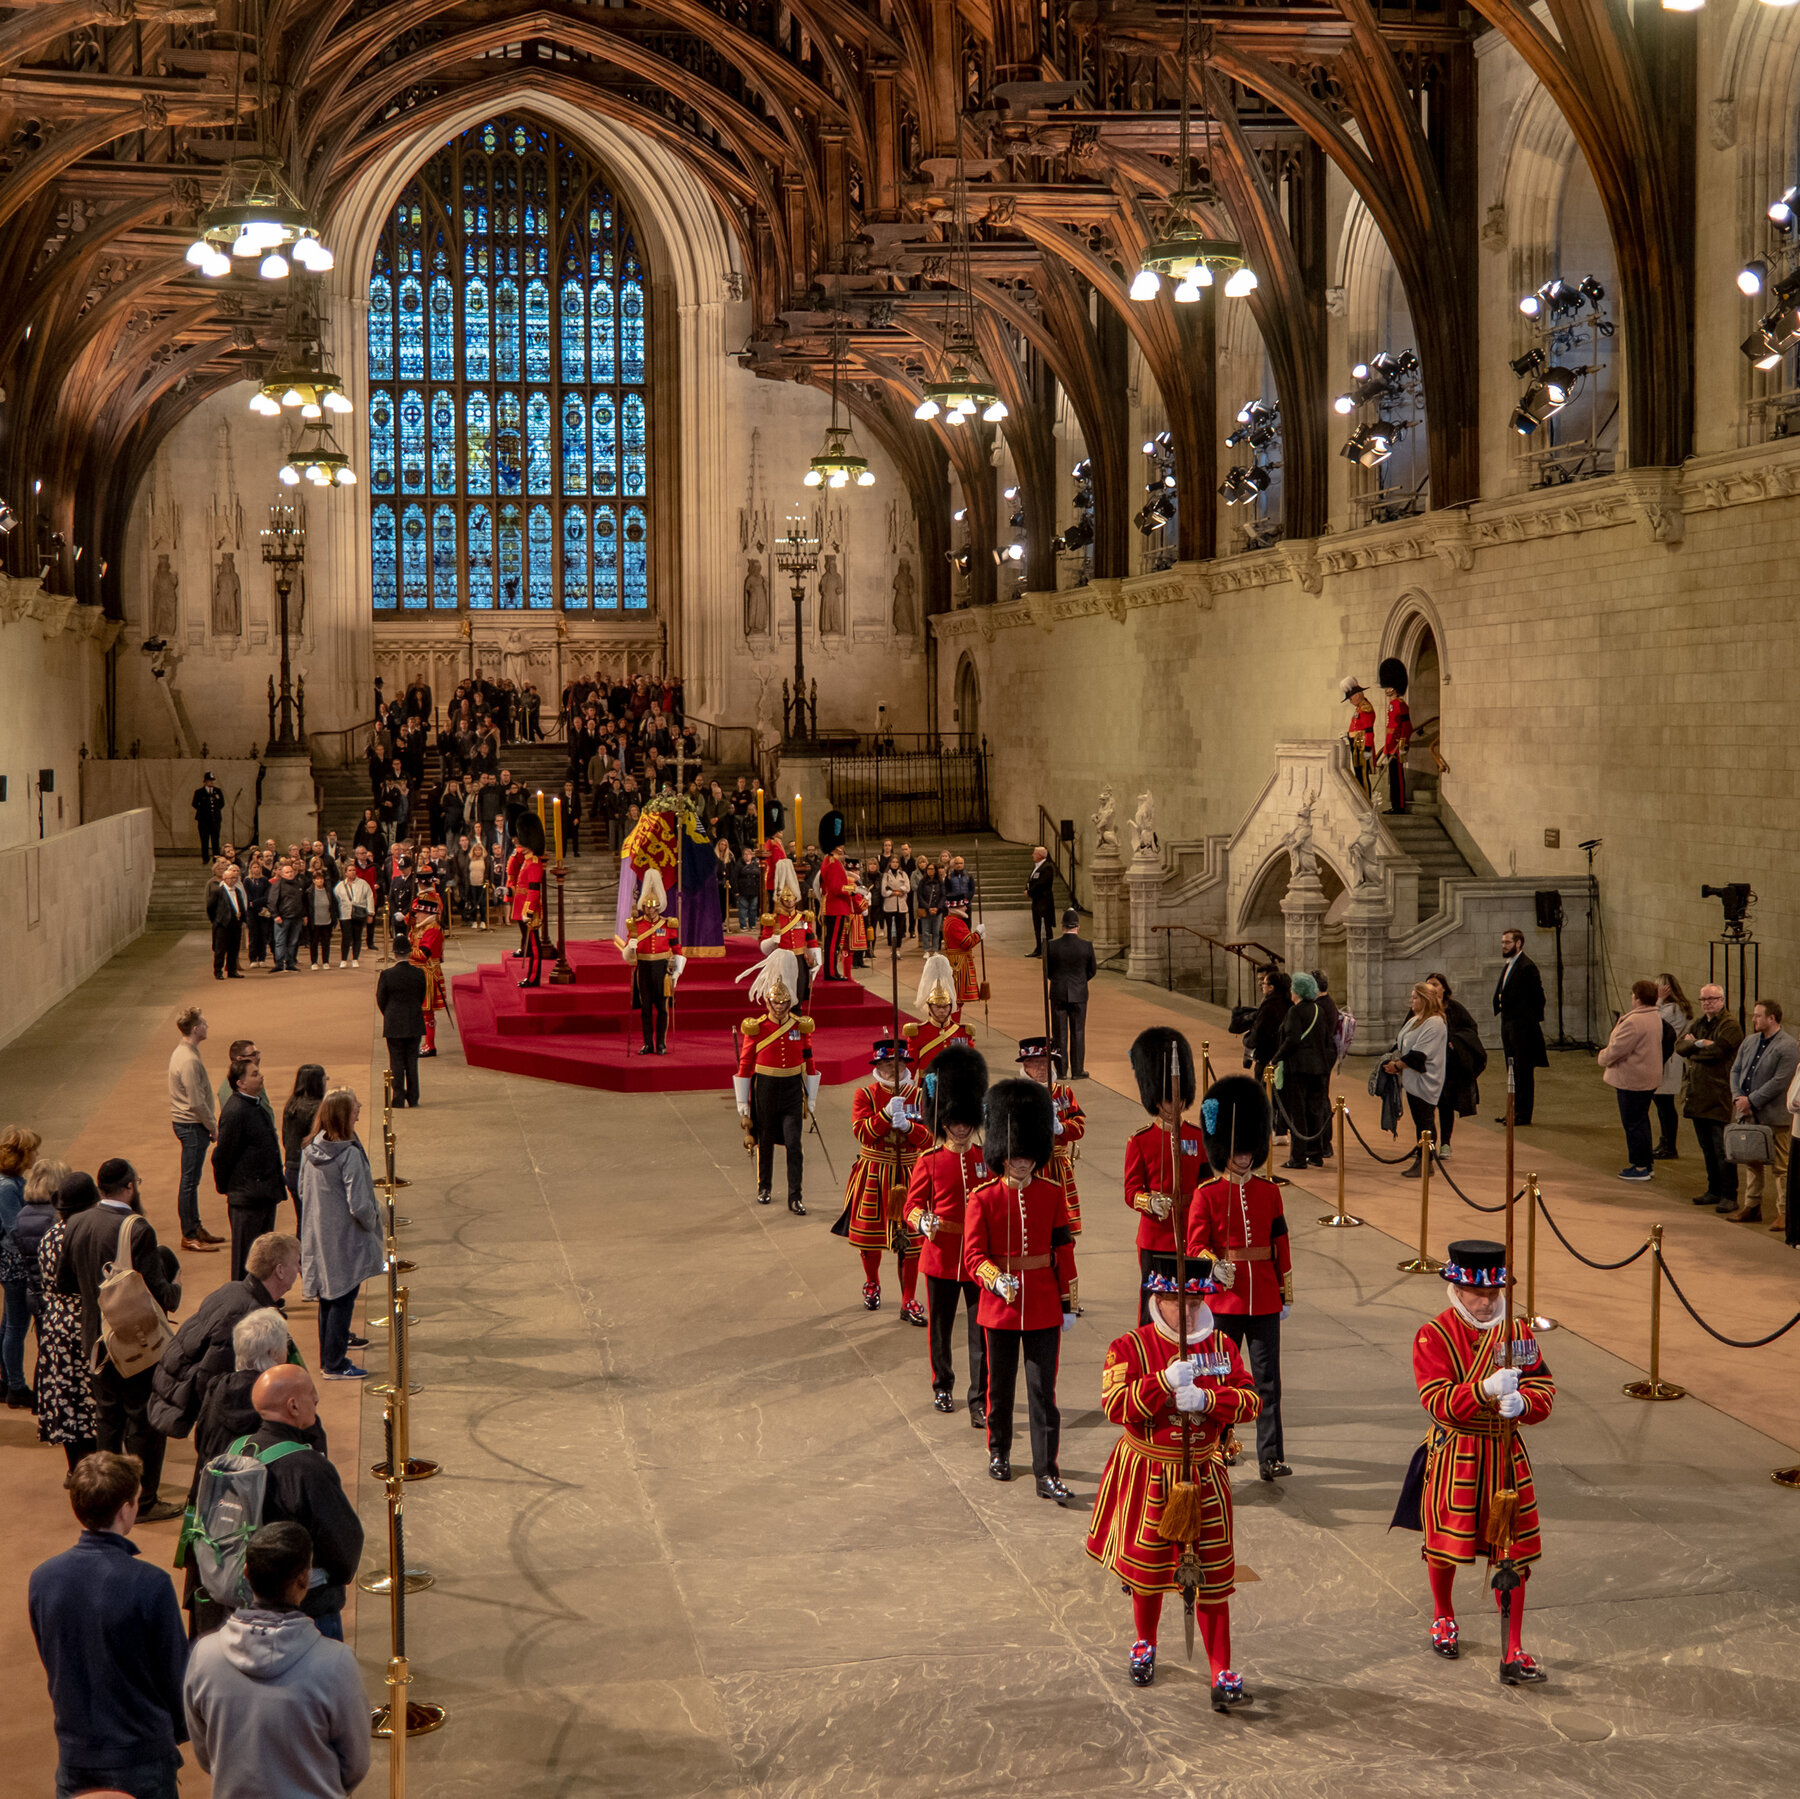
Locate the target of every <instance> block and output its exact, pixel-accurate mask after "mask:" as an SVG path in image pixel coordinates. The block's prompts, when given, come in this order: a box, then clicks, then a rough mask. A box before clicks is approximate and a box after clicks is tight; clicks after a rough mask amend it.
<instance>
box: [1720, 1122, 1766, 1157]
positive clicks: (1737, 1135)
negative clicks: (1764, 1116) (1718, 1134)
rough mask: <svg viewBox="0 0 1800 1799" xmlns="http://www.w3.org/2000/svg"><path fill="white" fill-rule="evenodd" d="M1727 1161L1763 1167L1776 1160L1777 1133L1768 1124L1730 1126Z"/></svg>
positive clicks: (1726, 1135)
mask: <svg viewBox="0 0 1800 1799" xmlns="http://www.w3.org/2000/svg"><path fill="white" fill-rule="evenodd" d="M1725 1160H1726V1161H1728V1162H1737V1163H1747V1164H1749V1165H1750V1166H1751V1167H1762V1166H1766V1165H1767V1164H1768V1163H1770V1162H1773V1161H1774V1160H1775V1133H1774V1132H1773V1131H1772V1130H1770V1129H1769V1127H1768V1126H1767V1125H1766V1124H1728V1125H1726V1127H1725Z"/></svg>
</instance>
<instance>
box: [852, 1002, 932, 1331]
mask: <svg viewBox="0 0 1800 1799" xmlns="http://www.w3.org/2000/svg"><path fill="white" fill-rule="evenodd" d="M869 1067H870V1068H871V1069H872V1070H873V1075H872V1078H871V1079H869V1080H866V1081H864V1082H863V1083H862V1085H861V1086H859V1087H858V1088H857V1089H856V1092H855V1093H854V1094H852V1095H851V1099H850V1129H851V1130H852V1131H853V1132H854V1133H855V1135H856V1161H855V1162H854V1163H853V1164H852V1165H851V1169H850V1179H849V1181H848V1182H847V1183H846V1184H845V1187H844V1210H843V1214H842V1216H841V1217H840V1218H839V1219H838V1221H837V1223H836V1224H834V1225H833V1226H832V1227H831V1231H832V1235H833V1236H837V1237H847V1238H848V1239H849V1241H850V1244H851V1246H852V1247H853V1248H855V1249H858V1250H860V1251H861V1252H862V1265H863V1290H862V1292H863V1304H864V1305H865V1306H866V1307H868V1309H869V1310H870V1311H871V1312H879V1311H880V1310H881V1252H882V1251H883V1250H884V1249H888V1248H890V1247H891V1248H892V1249H893V1251H894V1255H895V1258H896V1259H897V1260H898V1262H899V1264H900V1316H901V1317H902V1318H904V1319H905V1320H906V1322H907V1323H908V1324H916V1325H918V1326H920V1327H921V1328H923V1327H924V1324H925V1308H924V1307H923V1306H922V1305H920V1304H919V1301H918V1299H917V1297H916V1295H917V1292H918V1286H919V1251H920V1248H921V1247H922V1244H921V1240H920V1238H919V1237H918V1236H917V1235H915V1234H914V1233H913V1232H912V1231H911V1230H910V1229H909V1228H908V1226H907V1223H906V1218H905V1201H906V1189H907V1184H908V1182H910V1181H911V1179H912V1171H913V1163H914V1161H915V1160H916V1159H917V1157H918V1155H919V1153H920V1152H921V1151H922V1150H927V1149H929V1148H930V1147H931V1132H930V1131H929V1130H928V1129H927V1128H926V1126H925V1119H924V1115H923V1111H922V1105H923V1101H924V1097H925V1096H924V1095H923V1094H922V1093H921V1092H920V1091H919V1089H918V1088H917V1087H916V1086H914V1085H913V1083H912V1082H911V1081H910V1080H908V1079H907V1078H906V1045H905V1044H904V1043H902V1042H900V1041H899V1040H898V1039H897V1038H893V1037H883V1038H882V1039H881V1040H880V1041H879V1042H878V1043H877V1044H876V1045H875V1047H874V1049H873V1051H872V1052H871V1053H870V1056H869Z"/></svg>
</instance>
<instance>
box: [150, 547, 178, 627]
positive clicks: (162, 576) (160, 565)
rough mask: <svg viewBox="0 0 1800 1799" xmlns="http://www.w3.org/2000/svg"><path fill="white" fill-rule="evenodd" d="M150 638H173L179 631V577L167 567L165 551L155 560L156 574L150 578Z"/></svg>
mask: <svg viewBox="0 0 1800 1799" xmlns="http://www.w3.org/2000/svg"><path fill="white" fill-rule="evenodd" d="M148 622H149V627H150V628H149V631H148V633H147V635H149V636H151V637H165V638H167V637H174V636H175V635H176V633H177V632H179V631H180V629H181V577H180V576H179V575H177V574H176V572H175V571H174V570H173V569H172V568H170V566H169V558H168V553H167V552H166V551H165V552H164V553H163V554H161V555H159V556H158V557H157V559H156V573H155V574H153V575H152V576H151V577H150V618H149V621H148Z"/></svg>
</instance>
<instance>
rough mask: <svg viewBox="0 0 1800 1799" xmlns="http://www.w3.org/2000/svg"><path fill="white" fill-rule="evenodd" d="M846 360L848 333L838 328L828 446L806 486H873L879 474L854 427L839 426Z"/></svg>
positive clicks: (833, 337) (816, 460) (833, 351)
mask: <svg viewBox="0 0 1800 1799" xmlns="http://www.w3.org/2000/svg"><path fill="white" fill-rule="evenodd" d="M843 359H844V334H843V331H842V329H841V327H834V328H833V330H832V334H831V423H830V424H829V425H827V426H826V427H825V445H824V448H823V449H821V450H820V451H819V453H818V455H816V456H815V457H813V459H812V461H811V462H810V463H809V464H808V465H807V470H806V473H805V474H804V475H802V476H801V477H800V480H801V484H802V485H803V486H805V487H848V486H849V485H850V484H851V483H852V482H855V484H856V485H857V486H858V487H873V486H874V485H875V471H874V470H873V469H872V468H870V467H869V462H868V458H867V457H866V456H864V455H863V454H862V452H861V451H860V450H859V449H858V448H857V443H856V431H855V428H854V427H853V426H851V425H840V424H839V423H838V370H839V367H840V365H841V364H842V362H843Z"/></svg>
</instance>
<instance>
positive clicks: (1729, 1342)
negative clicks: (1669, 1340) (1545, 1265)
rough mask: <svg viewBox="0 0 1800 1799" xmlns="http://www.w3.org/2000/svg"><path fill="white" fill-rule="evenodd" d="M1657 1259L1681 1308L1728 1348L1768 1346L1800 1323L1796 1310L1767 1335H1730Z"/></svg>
mask: <svg viewBox="0 0 1800 1799" xmlns="http://www.w3.org/2000/svg"><path fill="white" fill-rule="evenodd" d="M1561 1234H1562V1233H1561V1232H1560V1231H1559V1232H1558V1233H1557V1235H1558V1236H1560V1235H1561ZM1639 1253H1640V1254H1641V1253H1642V1252H1641V1251H1640V1252H1639ZM1657 1260H1658V1261H1660V1262H1661V1263H1662V1271H1663V1275H1664V1278H1665V1279H1666V1280H1667V1281H1668V1283H1669V1289H1670V1291H1671V1292H1673V1293H1674V1295H1675V1297H1676V1298H1677V1299H1679V1300H1680V1301H1681V1309H1682V1310H1683V1311H1684V1312H1686V1313H1687V1315H1688V1316H1689V1317H1690V1318H1691V1319H1693V1321H1694V1322H1695V1323H1696V1324H1697V1325H1699V1327H1700V1328H1701V1329H1702V1330H1703V1331H1705V1332H1706V1334H1707V1335H1708V1336H1709V1337H1711V1338H1712V1339H1713V1340H1714V1341H1715V1342H1719V1343H1723V1344H1724V1345H1725V1347H1726V1348H1727V1349H1763V1348H1766V1347H1767V1346H1768V1345H1769V1344H1771V1343H1773V1342H1775V1341H1776V1339H1777V1338H1780V1337H1785V1336H1786V1335H1787V1334H1788V1332H1789V1331H1791V1330H1792V1329H1793V1328H1794V1326H1795V1325H1796V1324H1800V1312H1796V1313H1795V1314H1794V1315H1793V1317H1792V1318H1790V1319H1789V1320H1788V1321H1787V1323H1786V1324H1784V1325H1783V1326H1782V1327H1781V1328H1780V1329H1779V1330H1772V1331H1770V1332H1769V1334H1768V1335H1767V1336H1766V1337H1753V1338H1748V1339H1746V1338H1742V1337H1728V1336H1726V1335H1725V1333H1724V1332H1723V1331H1716V1330H1714V1329H1713V1327H1712V1326H1711V1325H1710V1324H1708V1323H1707V1322H1706V1320H1705V1319H1704V1318H1702V1317H1701V1316H1700V1314H1699V1313H1698V1312H1696V1311H1695V1310H1694V1308H1693V1305H1692V1304H1691V1303H1690V1302H1689V1300H1688V1296H1687V1295H1686V1294H1685V1293H1683V1292H1682V1290H1681V1283H1680V1281H1678V1280H1677V1279H1676V1278H1675V1275H1674V1271H1673V1270H1672V1269H1671V1268H1670V1267H1669V1258H1668V1257H1667V1256H1666V1255H1663V1254H1661V1253H1660V1252H1659V1254H1658V1256H1657Z"/></svg>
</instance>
